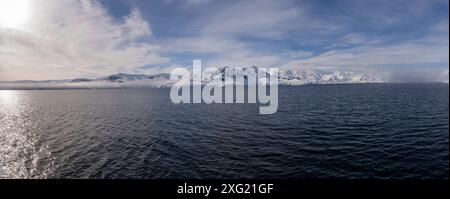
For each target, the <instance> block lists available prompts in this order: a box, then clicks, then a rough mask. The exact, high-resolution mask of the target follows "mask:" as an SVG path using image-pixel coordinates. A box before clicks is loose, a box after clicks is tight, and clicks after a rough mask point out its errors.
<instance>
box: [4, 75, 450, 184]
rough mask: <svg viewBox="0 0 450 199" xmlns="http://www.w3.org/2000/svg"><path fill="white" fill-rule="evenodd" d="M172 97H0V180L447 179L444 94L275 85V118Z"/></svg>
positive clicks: (407, 87)
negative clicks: (276, 94)
mask: <svg viewBox="0 0 450 199" xmlns="http://www.w3.org/2000/svg"><path fill="white" fill-rule="evenodd" d="M169 92H170V90H169V89H167V88H140V89H82V90H4V91H0V178H133V179H140V178H144V179H147V178H150V179H185V178H189V179H192V178H199V179H209V178H233V179H236V178H239V179H241V178H272V179H280V178H281V179H292V178H293V179H330V178H332V179H335V178H339V179H361V178H362V179H367V178H369V179H373V178H375V179H448V177H449V148H448V147H449V85H448V84H440V83H420V84H419V83H417V84H346V85H307V86H282V87H280V88H279V107H278V112H277V113H276V114H273V115H260V114H259V105H258V104H173V103H172V102H171V100H170V96H169Z"/></svg>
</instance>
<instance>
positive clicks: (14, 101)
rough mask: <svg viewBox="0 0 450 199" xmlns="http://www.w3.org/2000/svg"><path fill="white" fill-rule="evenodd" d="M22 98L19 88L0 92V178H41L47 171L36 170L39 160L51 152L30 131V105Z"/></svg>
mask: <svg viewBox="0 0 450 199" xmlns="http://www.w3.org/2000/svg"><path fill="white" fill-rule="evenodd" d="M26 97H27V96H26V93H24V92H21V91H0V178H45V177H46V176H47V173H48V171H47V170H48V169H43V170H44V172H42V171H40V172H37V168H38V166H39V164H40V159H41V158H42V157H44V156H45V157H47V158H48V157H50V155H51V154H50V152H49V151H48V150H47V148H46V147H45V146H40V144H38V143H39V137H38V135H36V134H34V132H33V131H32V130H33V127H34V126H36V124H33V123H31V122H30V120H29V114H30V112H31V111H32V107H31V106H30V105H29V104H28V103H27V100H26ZM45 167H46V168H50V167H47V166H45Z"/></svg>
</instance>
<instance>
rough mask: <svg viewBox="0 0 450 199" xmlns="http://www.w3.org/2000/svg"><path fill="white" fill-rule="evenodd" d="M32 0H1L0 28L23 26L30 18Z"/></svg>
mask: <svg viewBox="0 0 450 199" xmlns="http://www.w3.org/2000/svg"><path fill="white" fill-rule="evenodd" d="M30 7H31V6H30V0H0V28H1V27H5V28H11V29H18V28H21V27H22V26H23V25H24V24H25V23H26V22H27V20H28V19H29V18H30V12H31V9H30Z"/></svg>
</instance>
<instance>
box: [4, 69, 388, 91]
mask: <svg viewBox="0 0 450 199" xmlns="http://www.w3.org/2000/svg"><path fill="white" fill-rule="evenodd" d="M226 69H227V68H226V67H225V68H221V69H219V70H218V71H212V72H211V71H205V72H204V73H203V75H202V83H208V82H211V81H212V80H214V79H222V80H224V79H225V76H226V75H231V76H236V77H244V79H248V78H249V77H255V78H257V75H258V70H257V68H256V67H250V68H245V69H243V70H234V73H232V74H228V73H226V72H225V71H226ZM229 69H230V68H229ZM270 75H271V74H269V71H267V72H266V74H265V76H266V77H270ZM175 82H177V81H173V80H170V74H167V73H161V74H155V75H143V74H124V73H119V74H114V75H110V76H106V77H102V78H96V79H88V78H77V79H70V80H46V81H30V80H23V81H14V82H0V88H3V89H5V88H11V89H14V88H22V89H39V88H55V89H58V88H135V87H137V88H139V87H170V86H172V85H173V84H174V83H175ZM381 82H387V78H386V75H384V74H378V73H374V72H370V73H367V72H355V71H337V70H336V71H320V70H292V69H280V70H279V76H278V83H279V85H305V84H347V83H381Z"/></svg>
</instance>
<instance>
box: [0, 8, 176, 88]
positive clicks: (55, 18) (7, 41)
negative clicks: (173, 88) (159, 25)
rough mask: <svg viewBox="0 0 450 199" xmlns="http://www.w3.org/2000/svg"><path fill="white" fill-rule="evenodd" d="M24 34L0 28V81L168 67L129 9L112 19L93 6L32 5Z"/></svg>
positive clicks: (137, 15) (143, 25)
mask: <svg viewBox="0 0 450 199" xmlns="http://www.w3.org/2000/svg"><path fill="white" fill-rule="evenodd" d="M30 2H31V3H32V4H33V6H32V7H33V9H34V10H33V15H32V18H31V19H30V21H29V22H28V24H27V26H25V27H24V30H14V29H6V28H2V27H0V79H1V80H14V79H18V78H20V79H49V78H50V79H51V78H59V79H61V78H73V77H86V76H87V77H89V76H99V75H105V74H109V73H114V72H130V71H135V70H136V68H138V67H139V66H143V65H146V64H160V63H166V62H168V61H169V59H168V58H165V57H161V56H159V55H158V53H157V50H158V48H159V47H158V46H156V45H151V44H149V43H148V42H146V43H145V42H140V40H145V39H147V38H149V37H150V36H151V34H152V32H151V28H150V25H149V24H148V23H147V22H146V21H144V20H143V19H142V18H141V16H140V12H139V10H137V9H134V10H133V11H132V12H131V13H130V15H129V16H126V17H124V18H121V19H115V18H113V17H112V16H110V15H109V14H108V13H107V10H106V9H105V8H104V7H102V5H101V4H100V3H98V2H96V1H89V0H79V1H68V0H60V1H48V0H33V1H30Z"/></svg>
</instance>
